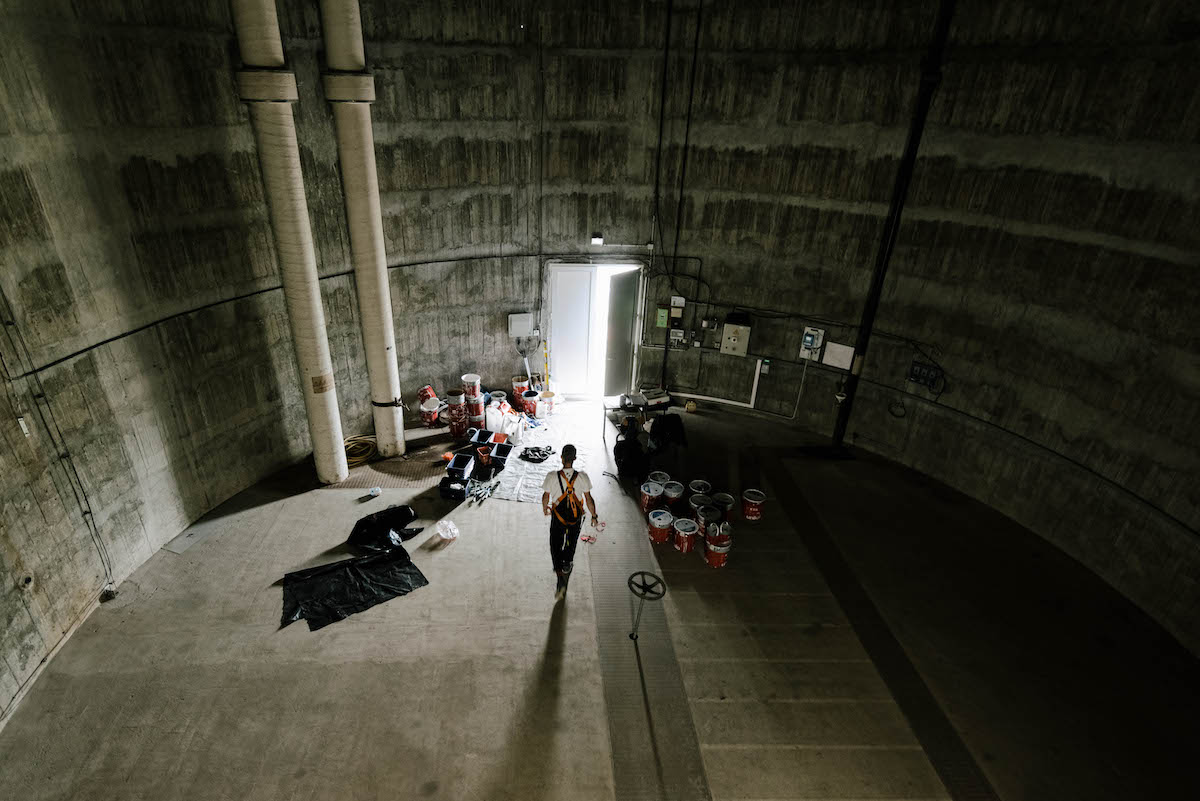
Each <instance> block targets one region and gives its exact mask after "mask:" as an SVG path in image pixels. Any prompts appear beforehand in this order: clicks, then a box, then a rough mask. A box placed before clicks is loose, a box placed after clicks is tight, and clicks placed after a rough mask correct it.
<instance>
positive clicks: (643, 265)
mask: <svg viewBox="0 0 1200 801" xmlns="http://www.w3.org/2000/svg"><path fill="white" fill-rule="evenodd" d="M648 264H649V262H648V260H647V259H646V258H645V257H643V256H600V257H593V258H586V259H571V258H556V259H545V260H544V261H543V262H542V276H541V285H542V298H543V308H542V309H540V310H539V311H540V314H539V318H540V320H541V327H542V331H543V332H544V336H543V338H544V340H545V341H546V342H547V343H549V342H550V334H551V332H552V331H553V330H554V273H555V272H556V271H557V270H558V269H561V268H572V267H574V268H585V269H590V270H591V271H592V294H593V296H594V295H595V292H596V274H597V273H598V272H599V270H597V269H596V268H598V267H617V266H621V265H632V266H634V267H635V268H636V269H637V271H638V293H637V308H636V310H635V316H634V331H633V359H632V360H631V362H632V365H631V367H630V376H629V386H630V387H633V388H634V389H636V388H637V377H638V373H639V366H640V364H639V363H640V361H641V345H642V339H643V337H644V336H645V330H644V328H643V325H644V320H645V311H646V310H645V306H646V290H647V280H646V269H647V266H648ZM594 305H595V304H594V303H590V302H589V306H588V315H589V318H590V316H591V315H592V314H594V313H595V309H594V308H592V307H593V306H594ZM607 311H608V310H607V309H605V312H607ZM589 337H590V334H589ZM553 358H554V357H553V351H551V359H553ZM588 361H589V364H588V366H589V368H590V367H591V348H590V347H589V348H588ZM535 372H536V370H535ZM551 376H553V373H551Z"/></svg>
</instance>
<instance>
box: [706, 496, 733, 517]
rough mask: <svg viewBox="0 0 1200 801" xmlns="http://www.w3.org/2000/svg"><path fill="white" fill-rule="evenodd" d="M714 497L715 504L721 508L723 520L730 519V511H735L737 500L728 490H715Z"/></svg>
mask: <svg viewBox="0 0 1200 801" xmlns="http://www.w3.org/2000/svg"><path fill="white" fill-rule="evenodd" d="M712 499H713V506H715V507H717V508H718V509H720V510H721V522H725V521H726V520H728V519H729V513H730V512H732V511H733V507H734V504H736V503H737V500H736V499H734V497H733V496H732V495H730V494H729V493H728V492H714V493H713V496H712Z"/></svg>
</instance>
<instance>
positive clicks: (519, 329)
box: [508, 313, 534, 337]
mask: <svg viewBox="0 0 1200 801" xmlns="http://www.w3.org/2000/svg"><path fill="white" fill-rule="evenodd" d="M508 335H509V336H510V337H531V336H534V333H533V315H532V314H528V313H526V314H510V315H508Z"/></svg>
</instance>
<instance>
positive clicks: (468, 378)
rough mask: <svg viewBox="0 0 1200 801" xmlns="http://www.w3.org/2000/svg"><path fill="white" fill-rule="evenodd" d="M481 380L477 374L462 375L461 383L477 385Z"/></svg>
mask: <svg viewBox="0 0 1200 801" xmlns="http://www.w3.org/2000/svg"><path fill="white" fill-rule="evenodd" d="M482 380H483V378H482V377H481V376H480V375H479V374H478V373H463V377H462V382H463V383H464V384H478V383H479V382H480V381H482Z"/></svg>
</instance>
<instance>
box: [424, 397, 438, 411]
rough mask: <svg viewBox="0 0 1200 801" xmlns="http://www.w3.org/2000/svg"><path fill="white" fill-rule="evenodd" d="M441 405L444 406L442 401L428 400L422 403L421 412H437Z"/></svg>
mask: <svg viewBox="0 0 1200 801" xmlns="http://www.w3.org/2000/svg"><path fill="white" fill-rule="evenodd" d="M441 405H442V402H441V401H440V400H438V399H437V398H427V399H425V400H423V401H421V411H423V412H436V411H437V409H438V407H439V406H441Z"/></svg>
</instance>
